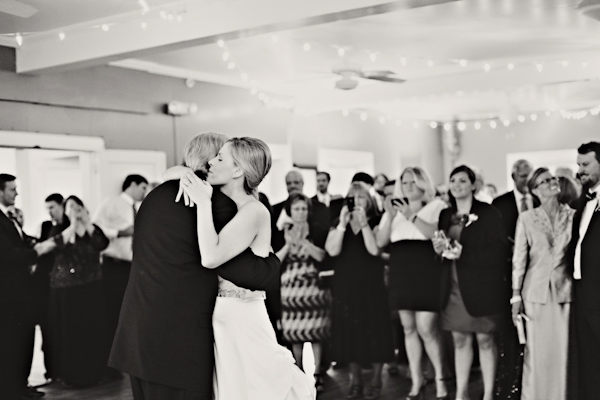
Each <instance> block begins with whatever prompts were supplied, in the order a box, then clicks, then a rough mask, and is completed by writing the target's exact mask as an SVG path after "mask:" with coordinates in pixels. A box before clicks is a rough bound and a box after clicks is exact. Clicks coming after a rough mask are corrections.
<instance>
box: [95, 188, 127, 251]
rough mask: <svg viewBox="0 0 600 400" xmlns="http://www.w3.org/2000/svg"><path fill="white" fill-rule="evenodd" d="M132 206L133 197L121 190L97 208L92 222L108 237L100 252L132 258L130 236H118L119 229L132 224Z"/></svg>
mask: <svg viewBox="0 0 600 400" xmlns="http://www.w3.org/2000/svg"><path fill="white" fill-rule="evenodd" d="M133 207H135V201H134V200H133V198H131V196H129V195H128V194H127V193H125V192H122V193H121V194H120V195H119V196H116V197H112V198H110V199H107V200H106V201H105V202H104V203H103V204H102V205H101V206H100V208H99V209H98V212H97V213H96V216H95V218H94V223H95V224H96V225H98V226H99V227H100V229H102V232H104V234H105V235H106V237H107V238H108V239H110V243H109V244H108V247H107V248H106V249H105V250H104V251H103V252H102V254H104V255H107V256H110V257H113V258H118V259H120V260H125V261H131V259H132V258H133V249H132V237H131V236H125V237H118V235H119V231H122V230H124V229H127V228H128V227H130V226H131V225H133V222H134V219H133Z"/></svg>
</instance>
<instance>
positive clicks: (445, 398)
mask: <svg viewBox="0 0 600 400" xmlns="http://www.w3.org/2000/svg"><path fill="white" fill-rule="evenodd" d="M437 382H440V383H443V384H444V387H445V389H446V395H444V396H439V397H438V396H437V390H438V388H437ZM435 390H436V396H435V398H436V400H450V393H449V392H448V387H447V386H446V380H445V379H436V388H435Z"/></svg>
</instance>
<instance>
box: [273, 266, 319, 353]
mask: <svg viewBox="0 0 600 400" xmlns="http://www.w3.org/2000/svg"><path fill="white" fill-rule="evenodd" d="M283 268H284V272H283V274H282V275H281V307H282V319H281V325H282V327H283V337H284V338H285V340H286V341H287V342H289V343H291V344H301V343H304V342H311V343H319V342H321V341H323V340H326V339H328V338H329V336H330V334H331V316H330V315H331V312H330V309H331V295H330V293H329V291H328V290H326V289H321V288H320V287H319V270H318V269H317V267H316V266H315V260H314V259H313V258H312V257H310V256H307V255H304V256H299V255H297V254H288V256H287V257H286V258H285V260H284V264H283Z"/></svg>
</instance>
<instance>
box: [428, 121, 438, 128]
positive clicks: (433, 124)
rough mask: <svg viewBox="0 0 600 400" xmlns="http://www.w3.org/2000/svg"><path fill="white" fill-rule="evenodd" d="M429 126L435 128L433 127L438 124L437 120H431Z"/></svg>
mask: <svg viewBox="0 0 600 400" xmlns="http://www.w3.org/2000/svg"><path fill="white" fill-rule="evenodd" d="M429 126H430V127H431V129H435V128H437V126H438V124H437V122H435V121H431V122H430V123H429Z"/></svg>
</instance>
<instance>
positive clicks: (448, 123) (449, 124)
mask: <svg viewBox="0 0 600 400" xmlns="http://www.w3.org/2000/svg"><path fill="white" fill-rule="evenodd" d="M450 129H452V124H451V123H450V122H446V123H445V124H444V130H445V131H450Z"/></svg>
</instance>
